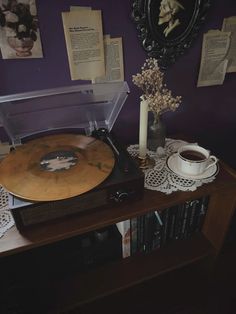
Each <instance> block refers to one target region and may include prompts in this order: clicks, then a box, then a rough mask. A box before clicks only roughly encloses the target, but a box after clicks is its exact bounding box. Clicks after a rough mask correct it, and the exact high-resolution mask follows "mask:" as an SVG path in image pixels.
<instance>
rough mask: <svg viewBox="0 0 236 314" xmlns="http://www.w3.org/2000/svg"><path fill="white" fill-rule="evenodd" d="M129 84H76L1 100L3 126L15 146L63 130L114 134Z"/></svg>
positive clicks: (0, 114)
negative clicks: (112, 130)
mask: <svg viewBox="0 0 236 314" xmlns="http://www.w3.org/2000/svg"><path fill="white" fill-rule="evenodd" d="M128 93H129V87H128V84H127V83H126V82H116V83H102V84H87V85H75V86H67V87H59V88H54V89H46V90H39V91H33V92H26V93H21V94H13V95H7V96H1V97H0V123H1V125H2V126H3V127H4V129H5V131H6V132H7V134H8V136H9V138H10V139H11V141H12V144H13V145H16V144H20V143H21V139H23V138H25V137H27V136H31V135H34V134H39V133H42V132H47V131H51V130H60V129H80V130H83V132H84V133H85V134H86V135H90V134H91V132H92V131H93V130H95V129H99V128H106V129H107V130H108V131H110V130H111V129H112V127H113V125H114V123H115V121H116V119H117V116H118V114H119V112H120V110H121V108H122V106H123V104H124V102H125V100H126V98H127V95H128Z"/></svg>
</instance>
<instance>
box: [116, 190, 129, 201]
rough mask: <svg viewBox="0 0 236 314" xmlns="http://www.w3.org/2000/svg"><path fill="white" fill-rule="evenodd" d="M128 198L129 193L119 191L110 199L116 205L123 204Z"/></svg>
mask: <svg viewBox="0 0 236 314" xmlns="http://www.w3.org/2000/svg"><path fill="white" fill-rule="evenodd" d="M128 197H129V193H128V192H126V191H124V190H119V191H117V192H116V193H115V194H114V195H112V199H113V200H114V201H115V202H117V203H121V202H123V201H124V200H126V199H127V198H128Z"/></svg>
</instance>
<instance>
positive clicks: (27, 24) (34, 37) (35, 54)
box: [0, 0, 43, 59]
mask: <svg viewBox="0 0 236 314" xmlns="http://www.w3.org/2000/svg"><path fill="white" fill-rule="evenodd" d="M0 46H1V52H2V58H3V59H18V58H42V57H43V52H42V45H41V39H40V33H39V27H38V16H37V8H36V3H35V0H0Z"/></svg>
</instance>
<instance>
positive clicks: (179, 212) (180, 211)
mask: <svg viewBox="0 0 236 314" xmlns="http://www.w3.org/2000/svg"><path fill="white" fill-rule="evenodd" d="M184 211H185V205H184V204H180V205H178V209H177V216H176V223H175V239H176V240H178V239H181V234H182V225H183V219H184Z"/></svg>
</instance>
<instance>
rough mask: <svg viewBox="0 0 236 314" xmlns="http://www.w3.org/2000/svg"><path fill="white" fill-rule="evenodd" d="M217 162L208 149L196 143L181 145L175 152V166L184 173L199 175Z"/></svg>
mask: <svg viewBox="0 0 236 314" xmlns="http://www.w3.org/2000/svg"><path fill="white" fill-rule="evenodd" d="M217 162H218V159H217V158H216V157H215V156H214V155H211V154H210V151H209V150H207V149H205V148H203V147H201V146H199V145H197V144H187V145H183V146H181V147H180V148H179V149H178V152H177V167H178V169H179V170H180V171H181V172H183V173H184V174H188V175H201V174H202V173H204V172H205V171H206V170H207V169H209V168H210V167H212V166H214V165H215V164H216V163H217Z"/></svg>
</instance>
